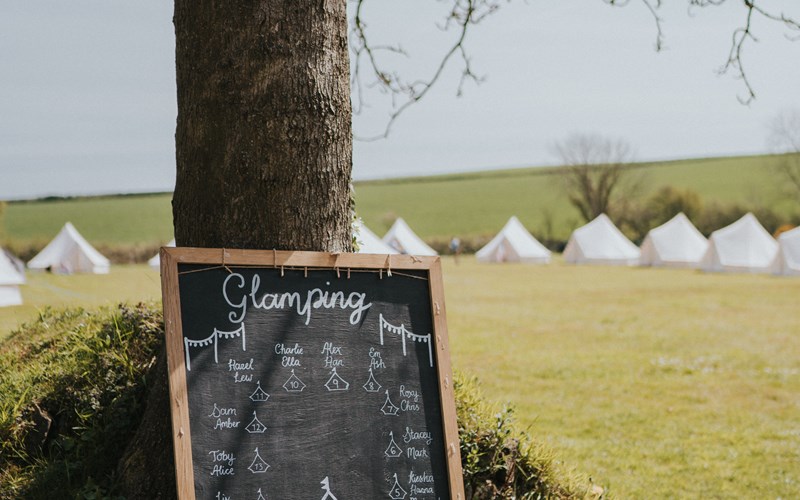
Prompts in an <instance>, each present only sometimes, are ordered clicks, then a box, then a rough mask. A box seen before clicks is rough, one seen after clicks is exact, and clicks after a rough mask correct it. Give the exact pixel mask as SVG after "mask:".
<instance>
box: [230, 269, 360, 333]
mask: <svg viewBox="0 0 800 500" xmlns="http://www.w3.org/2000/svg"><path fill="white" fill-rule="evenodd" d="M326 285H328V286H330V282H327V283H326ZM246 286H247V285H246V280H245V278H244V276H242V275H241V274H238V273H232V274H229V275H228V277H227V278H225V282H224V283H223V284H222V296H223V297H224V298H225V302H227V303H228V305H229V306H231V307H234V308H235V310H234V311H231V312H230V313H229V314H228V319H230V320H231V322H233V323H241V322H242V321H244V318H245V316H246V314H247V304H248V297H249V299H250V304H251V305H252V307H254V308H256V309H265V310H269V309H292V308H295V310H296V311H297V315H298V316H305V318H306V325H308V324H309V323H310V322H311V311H312V310H316V309H334V308H336V307H338V308H339V309H352V310H353V312H352V313H351V314H350V324H351V325H356V324H358V323H359V322H360V321H361V315H362V314H363V313H364V311H366V310H367V309H369V308H370V307H372V302H368V303H365V301H366V298H367V294H366V293H358V292H352V293H350V295H347V296H345V293H344V292H342V291H332V290H322V289H321V288H314V289H312V290H308V292H307V293H306V296H305V297H302V296H301V295H300V292H283V293H262V292H261V290H260V289H261V276H259V275H258V274H254V275H253V279H252V281H251V283H250V291H249V293H245V294H243V295H241V296H237V292H236V288H238V289H240V290H242V291H244V290H245V287H246Z"/></svg>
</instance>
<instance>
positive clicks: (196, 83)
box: [117, 0, 352, 498]
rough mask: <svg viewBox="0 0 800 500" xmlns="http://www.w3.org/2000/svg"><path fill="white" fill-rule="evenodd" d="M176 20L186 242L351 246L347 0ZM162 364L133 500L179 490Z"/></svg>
mask: <svg viewBox="0 0 800 500" xmlns="http://www.w3.org/2000/svg"><path fill="white" fill-rule="evenodd" d="M174 23H175V37H176V57H175V60H176V68H177V83H178V123H177V131H176V133H175V147H176V160H177V179H176V184H175V195H174V198H173V202H172V203H173V217H174V225H175V239H176V241H177V244H178V245H179V246H196V247H223V248H260V249H271V248H275V249H298V250H317V251H330V252H340V251H350V250H352V238H351V232H352V230H351V218H352V215H351V214H352V198H351V193H350V173H351V168H352V130H351V118H352V111H351V107H350V88H349V58H348V52H347V17H346V2H345V0H336V1H333V0H318V1H315V2H311V1H297V0H259V1H247V2H245V1H230V2H209V1H206V0H200V1H198V0H193V1H187V0H175V18H174ZM163 361H164V360H163V353H162V355H161V359H159V363H157V364H156V365H155V367H154V369H153V370H156V371H153V372H152V373H150V374H148V377H154V380H155V382H154V384H153V388H152V390H150V393H149V395H148V399H147V408H146V410H145V414H144V417H143V419H142V422H141V424H140V427H139V432H137V434H136V436H135V437H134V439H133V441H132V442H131V443H130V444H129V446H128V448H127V450H126V453H125V457H124V458H123V460H122V461H121V462H120V464H119V466H118V469H117V472H118V479H119V480H118V482H117V484H118V486H119V490H120V493H122V494H123V495H126V496H128V497H130V498H140V497H141V496H142V495H143V496H147V498H172V497H174V495H175V491H176V489H175V473H174V462H173V454H172V446H171V444H172V442H171V438H170V436H171V429H170V423H169V422H170V418H169V404H168V396H169V395H168V391H167V390H166V380H167V378H166V376H165V375H166V369H165V366H166V364H165V363H164V362H163ZM158 370H160V371H158ZM162 372H163V373H162ZM165 443H168V444H166V445H165ZM155 471H157V472H159V474H157V475H155V474H154V472H155Z"/></svg>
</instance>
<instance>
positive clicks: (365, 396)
mask: <svg viewBox="0 0 800 500" xmlns="http://www.w3.org/2000/svg"><path fill="white" fill-rule="evenodd" d="M259 262H261V264H259ZM432 270H433V272H432ZM162 277H163V282H164V298H165V300H164V303H165V319H166V321H167V335H168V345H170V346H172V348H169V347H168V355H169V361H170V386H171V391H172V393H173V399H174V400H175V401H174V403H175V404H173V428H174V429H175V439H176V465H177V471H178V482H179V492H180V496H181V498H203V499H222V498H229V499H252V500H258V499H274V500H290V499H319V500H335V499H338V500H348V499H384V498H385V499H435V500H438V499H446V498H459V497H460V498H463V486H462V483H461V481H462V480H461V476H460V459H459V457H458V441H457V430H456V427H455V415H454V405H453V402H452V388H451V387H450V386H451V382H450V381H451V375H450V364H449V357H448V348H447V340H446V327H445V323H444V313H443V307H444V302H443V296H442V295H443V294H442V293H441V275H440V270H439V260H438V258H427V259H423V258H416V257H415V258H412V257H408V256H391V257H388V256H374V255H373V256H361V255H353V254H341V255H333V254H320V253H310V252H255V251H232V250H221V249H216V250H215V249H204V250H199V249H180V248H178V249H174V248H170V249H165V250H162ZM168 299H169V300H168ZM176 402H177V403H176ZM176 414H177V415H176ZM186 441H188V443H187V442H186ZM179 455H180V456H179ZM187 462H188V463H187ZM186 483H188V484H186Z"/></svg>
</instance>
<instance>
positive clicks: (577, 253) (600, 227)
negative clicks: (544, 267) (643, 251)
mask: <svg viewBox="0 0 800 500" xmlns="http://www.w3.org/2000/svg"><path fill="white" fill-rule="evenodd" d="M639 255H640V252H639V247H637V246H636V245H634V244H633V243H632V242H631V240H629V239H628V238H626V237H625V235H624V234H622V231H620V230H619V229H617V226H615V225H614V223H613V222H611V219H609V218H608V216H607V215H606V214H600V215H598V216H597V217H596V218H595V219H594V220H592V221H591V222H589V223H588V224H586V225H584V226H581V227H579V228H578V229H576V230H575V231H573V232H572V235H571V236H570V237H569V241H568V242H567V247H566V248H565V249H564V261H566V262H569V263H572V264H611V265H619V266H634V265H636V264H637V263H638V262H639Z"/></svg>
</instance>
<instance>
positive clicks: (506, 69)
mask: <svg viewBox="0 0 800 500" xmlns="http://www.w3.org/2000/svg"><path fill="white" fill-rule="evenodd" d="M567 4H568V5H567ZM670 4H671V5H670V7H668V8H665V9H664V10H663V12H662V14H661V15H662V17H663V19H664V24H663V29H664V34H665V37H666V50H664V51H662V52H660V53H656V52H655V51H654V49H653V45H654V41H655V36H656V30H655V24H654V22H653V18H652V16H651V15H650V13H649V12H648V11H647V10H646V8H645V7H644V4H642V3H638V2H631V4H630V5H629V6H627V7H625V8H611V7H609V6H607V5H605V4H604V3H603V2H602V1H601V0H579V1H572V2H554V1H551V2H545V1H536V0H529V1H528V2H524V1H514V2H512V3H510V4H506V3H502V8H501V9H500V10H499V11H498V12H497V13H496V14H494V15H492V16H491V17H489V18H487V19H486V20H485V21H484V22H483V23H481V24H480V25H478V26H475V27H474V29H473V30H472V32H471V33H470V34H469V38H468V40H467V43H466V48H467V50H468V52H469V56H470V58H471V61H472V65H473V70H474V71H475V72H476V73H477V74H479V75H481V76H484V77H485V81H484V82H483V83H482V84H481V85H474V84H470V83H467V84H466V85H465V87H464V89H463V90H464V92H463V95H462V96H461V97H456V90H457V87H458V80H459V74H460V67H459V65H458V64H457V61H453V63H452V64H451V65H450V66H449V67H448V71H447V72H446V74H445V75H444V77H443V80H442V81H441V82H440V84H439V86H438V87H436V88H435V89H434V90H433V91H432V92H431V93H430V94H429V95H428V96H427V97H426V98H425V99H424V100H423V101H422V102H420V103H419V104H417V105H415V106H413V107H412V108H410V109H409V110H408V111H407V112H406V113H405V114H404V115H403V116H402V117H401V118H400V119H399V120H398V121H397V122H396V123H395V124H394V127H393V130H392V134H391V136H390V137H389V138H388V139H386V140H382V141H377V142H358V141H357V142H356V143H355V144H354V177H355V178H356V179H370V178H382V177H394V176H407V175H419V174H431V173H445V172H457V171H465V170H478V169H489V168H507V167H517V166H531V165H547V164H553V163H556V161H557V159H556V158H555V157H554V155H553V153H552V150H553V148H552V146H553V144H554V143H555V142H556V141H558V140H562V139H564V138H565V137H566V136H567V135H569V134H570V133H574V132H586V133H599V134H603V135H607V136H612V137H616V138H621V139H624V140H626V141H628V142H629V143H630V144H631V145H632V146H633V148H634V150H635V151H636V152H637V158H639V159H641V160H652V159H673V158H686V157H697V156H720V155H735V154H750V153H761V152H764V151H766V137H767V123H768V122H769V120H770V119H771V118H772V117H773V116H775V115H776V114H777V113H778V112H780V111H781V110H783V109H788V108H792V107H800V92H798V89H800V64H798V61H799V60H800V58H798V54H800V41H796V42H791V41H789V40H788V39H787V36H786V35H787V32H786V30H785V29H783V28H781V27H780V26H779V25H775V24H768V23H766V22H764V21H762V20H758V22H757V23H756V24H755V26H754V29H755V33H756V35H757V37H758V40H759V41H758V43H755V44H751V45H749V46H747V48H746V51H745V55H744V57H745V64H746V69H747V72H748V76H749V77H750V79H751V83H752V85H753V87H754V89H755V91H756V93H757V99H756V100H755V101H754V102H752V103H751V104H750V105H749V106H743V105H742V104H740V103H739V101H738V99H737V97H742V96H745V95H746V90H745V88H744V86H743V85H742V82H741V81H739V80H737V79H736V78H735V75H734V74H729V75H722V76H720V75H718V74H717V72H716V70H717V69H718V68H719V67H720V66H721V65H722V64H723V63H724V62H725V60H726V58H727V53H728V50H729V45H730V40H731V34H732V32H733V30H734V29H735V28H736V27H738V26H740V25H741V24H742V22H743V21H744V9H743V8H742V7H741V3H740V2H734V1H730V2H727V5H724V6H722V7H715V8H708V9H701V10H696V11H694V12H691V13H688V12H687V10H686V5H685V4H686V2H670ZM680 4H683V5H680ZM763 4H764V6H767V5H772V6H775V7H774V9H775V10H776V11H780V10H781V9H784V10H785V11H786V13H787V14H790V15H793V16H795V18H800V2H797V1H796V0H773V1H772V2H763ZM443 5H446V2H444V3H443V2H435V1H433V0H418V1H410V0H403V1H402V2H387V1H385V0H369V1H368V2H367V3H366V6H365V8H364V11H365V12H364V14H365V17H366V19H367V22H368V23H369V27H368V30H369V34H370V36H371V37H372V39H373V41H374V43H376V44H382V43H387V44H396V43H399V44H400V45H401V46H402V47H403V48H404V49H405V51H406V52H407V53H408V57H407V58H395V59H392V60H386V63H387V65H388V66H390V67H396V68H398V69H399V70H401V71H402V72H403V74H404V75H408V78H409V79H416V78H426V77H427V76H428V75H430V74H431V73H432V71H433V70H434V69H435V65H436V63H437V61H438V58H439V57H440V56H441V54H442V53H443V52H444V51H445V50H447V48H448V44H449V43H452V40H453V37H454V36H455V35H456V33H454V32H449V33H448V32H445V33H442V32H441V31H440V30H439V29H438V28H437V23H441V20H442V18H441V15H442V14H443V10H442V9H443ZM0 67H2V71H0V96H1V97H0V174H2V182H0V199H18V198H29V197H37V196H45V195H74V194H96V193H117V192H143V191H167V190H171V189H172V187H173V185H174V178H175V174H174V164H175V160H174V130H175V117H176V113H177V110H176V102H175V69H174V34H173V27H172V5H171V2H166V1H163V0H158V1H156V0H141V1H137V2H130V1H122V0H74V1H71V2H63V1H55V0H48V1H37V2H5V3H4V5H3V7H2V9H0ZM368 103H369V106H370V107H369V109H368V110H367V111H366V112H365V113H363V114H361V115H357V116H355V117H354V129H355V132H356V133H357V134H358V135H361V136H371V135H375V134H377V133H380V132H382V129H383V126H384V125H385V123H386V120H387V116H388V113H389V112H390V103H389V102H388V101H387V100H386V99H384V98H382V97H381V96H380V95H369V96H368Z"/></svg>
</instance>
